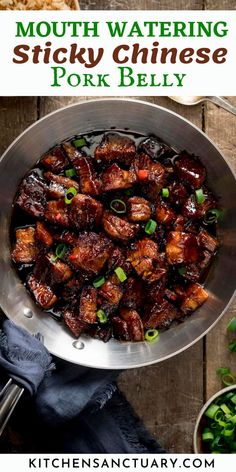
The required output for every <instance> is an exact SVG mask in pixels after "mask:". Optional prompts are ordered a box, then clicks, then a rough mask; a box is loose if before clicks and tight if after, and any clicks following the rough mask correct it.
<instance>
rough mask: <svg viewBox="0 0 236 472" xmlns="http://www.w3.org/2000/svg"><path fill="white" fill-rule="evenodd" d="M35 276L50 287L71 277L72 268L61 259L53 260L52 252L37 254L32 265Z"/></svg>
mask: <svg viewBox="0 0 236 472" xmlns="http://www.w3.org/2000/svg"><path fill="white" fill-rule="evenodd" d="M34 275H35V277H36V278H37V279H38V280H40V281H42V282H45V283H46V284H47V285H49V286H50V287H54V286H55V285H58V284H63V283H65V282H67V281H68V280H69V279H70V278H71V277H72V275H73V274H72V270H71V269H70V267H69V266H68V265H67V264H66V263H65V262H63V261H61V260H59V259H57V260H54V254H53V252H50V253H48V254H42V255H39V256H38V258H37V260H36V264H35V267H34Z"/></svg>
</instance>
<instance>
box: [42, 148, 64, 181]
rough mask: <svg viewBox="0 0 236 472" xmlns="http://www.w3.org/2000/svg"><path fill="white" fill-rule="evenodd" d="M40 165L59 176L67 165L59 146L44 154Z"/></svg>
mask: <svg viewBox="0 0 236 472" xmlns="http://www.w3.org/2000/svg"><path fill="white" fill-rule="evenodd" d="M40 164H42V166H43V167H45V168H46V169H49V170H50V171H51V172H55V173H56V174H59V173H60V172H62V171H63V170H64V169H65V168H66V167H67V166H68V164H69V162H68V160H67V158H66V156H65V155H64V153H63V150H62V148H61V147H60V146H56V147H55V148H53V149H52V150H51V151H50V152H49V153H47V154H45V156H43V157H42V159H41V160H40Z"/></svg>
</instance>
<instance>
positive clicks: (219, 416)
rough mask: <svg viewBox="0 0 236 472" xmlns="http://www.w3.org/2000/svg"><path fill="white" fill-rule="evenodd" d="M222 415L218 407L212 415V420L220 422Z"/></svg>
mask: <svg viewBox="0 0 236 472" xmlns="http://www.w3.org/2000/svg"><path fill="white" fill-rule="evenodd" d="M223 416H224V413H223V411H222V410H220V409H219V410H217V412H216V414H215V416H214V420H215V421H216V422H217V423H218V422H220V420H222V418H223Z"/></svg>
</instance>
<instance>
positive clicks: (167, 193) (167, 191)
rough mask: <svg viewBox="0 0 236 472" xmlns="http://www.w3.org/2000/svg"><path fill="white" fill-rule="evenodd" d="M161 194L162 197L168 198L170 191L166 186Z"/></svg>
mask: <svg viewBox="0 0 236 472" xmlns="http://www.w3.org/2000/svg"><path fill="white" fill-rule="evenodd" d="M161 194H162V196H163V197H164V198H168V197H169V196H170V191H169V189H168V188H163V189H162V191H161Z"/></svg>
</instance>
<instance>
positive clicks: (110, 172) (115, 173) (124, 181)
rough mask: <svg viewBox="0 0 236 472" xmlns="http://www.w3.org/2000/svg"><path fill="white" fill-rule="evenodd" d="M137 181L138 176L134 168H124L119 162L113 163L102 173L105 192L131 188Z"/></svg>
mask: <svg viewBox="0 0 236 472" xmlns="http://www.w3.org/2000/svg"><path fill="white" fill-rule="evenodd" d="M136 182H137V176H136V173H135V172H134V169H133V168H131V169H130V170H123V169H121V168H120V167H119V166H118V165H117V164H112V166H111V167H108V169H106V170H104V172H103V174H102V184H103V190H104V192H109V191H111V190H122V189H126V188H130V187H132V186H133V184H135V183H136Z"/></svg>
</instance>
